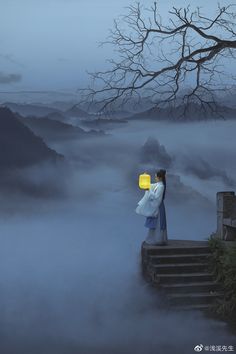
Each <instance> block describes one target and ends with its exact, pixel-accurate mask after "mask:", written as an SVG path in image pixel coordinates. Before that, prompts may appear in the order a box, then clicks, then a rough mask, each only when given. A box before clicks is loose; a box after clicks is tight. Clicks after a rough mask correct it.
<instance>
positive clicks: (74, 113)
mask: <svg viewBox="0 0 236 354" xmlns="http://www.w3.org/2000/svg"><path fill="white" fill-rule="evenodd" d="M64 114H65V115H66V116H67V117H77V118H86V117H89V116H90V114H89V113H87V112H86V111H84V110H83V109H81V108H79V107H78V106H77V105H74V106H72V107H71V108H69V109H67V110H66V111H65V112H64Z"/></svg>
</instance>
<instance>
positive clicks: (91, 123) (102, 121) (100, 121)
mask: <svg viewBox="0 0 236 354" xmlns="http://www.w3.org/2000/svg"><path fill="white" fill-rule="evenodd" d="M80 122H81V123H82V124H83V125H84V126H86V127H92V128H95V129H106V128H113V127H115V126H117V124H121V123H128V121H127V120H126V119H113V118H96V119H93V120H86V119H83V120H80Z"/></svg>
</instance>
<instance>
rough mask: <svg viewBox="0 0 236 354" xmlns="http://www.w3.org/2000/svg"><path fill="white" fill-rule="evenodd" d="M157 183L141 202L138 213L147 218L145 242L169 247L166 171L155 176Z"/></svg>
mask: <svg viewBox="0 0 236 354" xmlns="http://www.w3.org/2000/svg"><path fill="white" fill-rule="evenodd" d="M155 180H156V183H151V185H150V189H149V190H146V192H145V195H144V197H143V198H142V199H141V200H140V201H139V203H138V206H137V208H136V213H137V214H140V215H143V216H146V221H145V224H144V226H146V227H147V228H148V229H149V230H148V234H147V237H146V240H145V242H146V243H148V244H151V245H167V224H166V211H165V204H164V199H165V193H166V170H162V169H161V170H159V171H157V172H156V174H155Z"/></svg>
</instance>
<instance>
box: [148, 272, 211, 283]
mask: <svg viewBox="0 0 236 354" xmlns="http://www.w3.org/2000/svg"><path fill="white" fill-rule="evenodd" d="M204 281H214V275H213V273H208V272H204V273H202V272H200V273H196V272H195V273H181V274H178V273H176V274H175V273H171V274H157V273H156V274H155V280H154V283H155V284H160V285H162V284H174V283H196V282H201V283H202V282H204Z"/></svg>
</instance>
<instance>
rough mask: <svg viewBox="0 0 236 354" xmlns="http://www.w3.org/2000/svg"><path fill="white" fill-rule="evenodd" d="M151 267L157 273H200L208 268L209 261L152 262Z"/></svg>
mask: <svg viewBox="0 0 236 354" xmlns="http://www.w3.org/2000/svg"><path fill="white" fill-rule="evenodd" d="M150 266H151V268H152V269H153V270H154V271H155V272H156V273H157V274H168V273H171V274H182V273H194V272H196V273H199V272H204V271H207V270H208V263H207V262H205V263H173V264H151V265H150Z"/></svg>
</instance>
